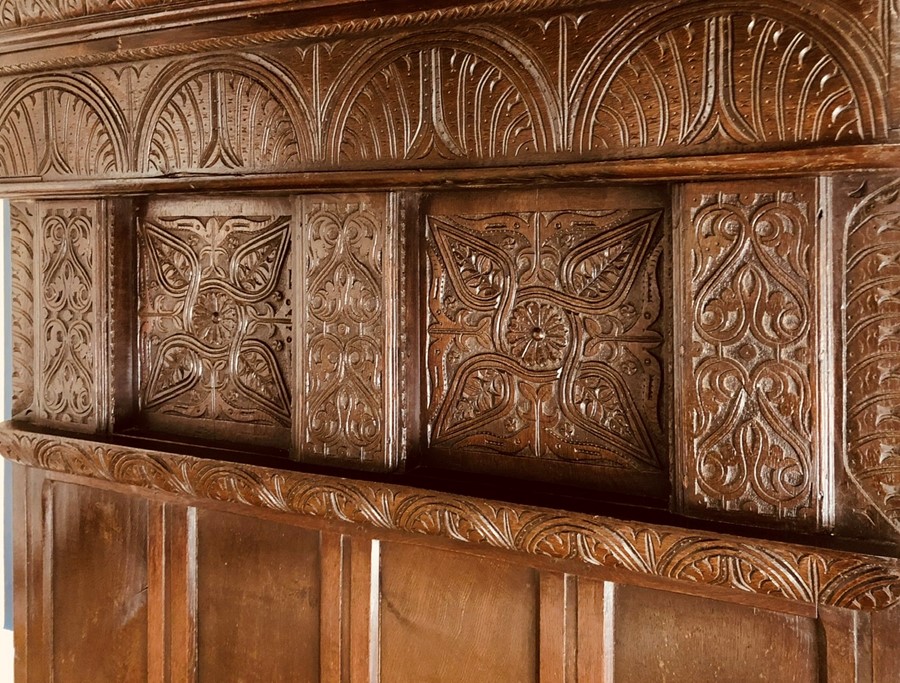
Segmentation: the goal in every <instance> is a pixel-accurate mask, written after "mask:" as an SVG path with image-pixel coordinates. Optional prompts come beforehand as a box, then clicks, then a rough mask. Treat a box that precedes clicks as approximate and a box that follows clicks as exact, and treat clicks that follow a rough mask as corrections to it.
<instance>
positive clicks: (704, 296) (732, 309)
mask: <svg viewBox="0 0 900 683" xmlns="http://www.w3.org/2000/svg"><path fill="white" fill-rule="evenodd" d="M758 187H759V186H758V185H754V184H753V183H747V184H745V185H740V184H738V185H736V186H735V187H734V191H733V192H714V191H713V187H712V186H709V185H706V186H701V187H696V188H695V187H690V188H689V189H688V190H687V192H686V198H685V214H684V215H685V220H686V222H687V225H686V226H685V228H686V231H685V234H686V235H687V239H686V241H685V243H684V245H683V248H682V257H681V258H682V259H683V260H684V271H685V278H690V280H689V281H688V282H686V290H685V291H686V295H687V296H686V297H685V299H684V307H685V313H686V316H685V318H686V322H685V325H686V327H685V340H686V343H687V344H690V347H689V348H690V351H689V353H688V354H687V357H686V358H685V360H684V364H685V368H684V372H685V377H684V382H685V386H686V387H688V389H687V391H688V392H689V398H688V399H687V401H688V404H687V405H688V406H689V412H687V411H686V415H685V417H684V418H683V420H684V421H685V424H686V425H687V426H686V434H685V436H686V439H685V442H684V444H685V447H686V448H687V450H686V451H685V452H684V454H683V457H684V458H685V462H684V463H683V464H682V467H683V473H684V477H685V486H686V489H685V496H686V502H687V504H688V506H689V507H691V508H693V509H695V510H702V509H703V508H712V509H719V510H725V511H729V512H731V513H741V512H743V513H754V514H759V515H763V516H773V517H776V518H779V519H785V518H801V519H807V520H808V522H810V523H813V524H815V523H816V522H817V521H819V515H820V511H819V487H820V481H819V480H820V468H821V467H822V466H823V464H822V462H821V460H820V459H821V458H822V457H824V456H823V455H822V454H821V452H820V447H819V446H818V440H817V436H816V434H817V432H816V414H815V410H816V406H817V405H818V400H819V398H820V397H819V395H818V388H817V387H818V381H817V367H818V362H819V361H818V360H817V357H818V352H817V342H816V335H817V329H818V328H817V325H818V323H817V321H818V314H817V307H816V301H817V299H816V297H817V285H816V283H817V270H816V266H817V262H818V257H817V248H818V239H817V237H816V228H815V222H814V220H815V219H814V218H813V216H814V215H815V211H814V201H815V195H814V193H813V191H812V190H811V189H810V188H811V185H809V184H805V185H804V184H795V185H793V186H790V185H789V186H788V187H786V188H785V189H784V190H777V191H773V192H764V191H758ZM741 190H745V191H744V192H741Z"/></svg>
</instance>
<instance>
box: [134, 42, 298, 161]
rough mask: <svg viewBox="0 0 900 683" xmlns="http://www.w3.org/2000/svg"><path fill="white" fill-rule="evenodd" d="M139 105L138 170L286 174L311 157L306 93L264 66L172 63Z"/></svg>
mask: <svg viewBox="0 0 900 683" xmlns="http://www.w3.org/2000/svg"><path fill="white" fill-rule="evenodd" d="M145 103H146V105H145V109H144V111H143V112H142V113H141V114H140V115H139V121H140V124H139V126H138V130H140V131H142V134H141V137H140V140H139V141H138V146H137V150H138V156H137V158H138V159H140V164H141V167H140V169H139V170H140V171H144V172H150V173H163V174H166V173H171V172H175V171H180V170H194V169H204V170H209V171H216V170H220V171H221V170H228V169H238V168H253V169H259V170H289V169H295V168H299V167H300V166H301V162H302V161H306V162H308V161H309V160H310V159H311V158H312V149H311V142H310V141H309V140H308V134H307V133H306V131H305V125H306V124H307V122H308V121H310V120H312V116H311V114H310V113H309V112H308V111H305V109H306V103H305V97H304V94H303V92H302V91H301V90H300V88H299V87H296V86H295V85H294V84H293V82H292V78H291V77H290V76H289V75H288V74H287V73H286V72H285V71H284V70H283V68H282V67H281V66H279V65H278V64H276V63H275V62H272V61H270V60H265V59H262V58H259V57H256V56H253V55H243V56H235V57H232V58H230V59H221V58H216V57H207V58H202V59H199V60H191V61H189V62H176V63H174V64H172V65H170V66H168V67H167V68H166V69H164V70H163V71H162V72H161V73H160V75H159V76H158V78H157V79H156V81H155V82H154V83H153V84H152V85H151V86H150V87H149V89H148V92H147V97H146V100H145Z"/></svg>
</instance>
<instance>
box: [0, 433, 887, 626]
mask: <svg viewBox="0 0 900 683" xmlns="http://www.w3.org/2000/svg"><path fill="white" fill-rule="evenodd" d="M0 450H2V452H3V454H4V455H5V456H6V457H7V458H10V459H12V460H13V461H15V462H18V463H21V464H24V465H30V466H33V467H40V468H43V469H46V470H50V471H51V472H60V473H65V474H72V475H78V476H87V477H93V478H95V479H99V480H104V481H112V482H117V483H120V484H125V485H128V486H140V487H143V488H145V489H147V490H149V491H162V492H166V493H171V494H176V495H178V496H179V497H180V498H182V499H184V500H192V499H193V500H215V501H220V502H228V503H233V504H236V505H250V506H254V507H257V508H264V509H268V510H277V511H280V512H286V513H290V514H296V515H304V516H309V517H314V518H319V519H326V520H330V521H336V522H345V523H349V524H352V525H354V526H359V525H363V526H365V527H367V528H369V529H372V530H374V531H376V532H378V531H384V530H392V531H401V532H404V533H407V534H415V535H425V536H432V537H438V538H445V539H450V540H454V541H457V542H461V543H468V544H472V545H473V546H488V547H493V548H500V549H503V550H513V551H516V552H520V553H526V554H529V555H535V556H539V557H550V558H555V559H568V560H575V561H578V562H583V563H584V564H586V565H588V566H590V567H594V568H598V569H614V570H617V571H618V572H628V573H631V574H634V575H635V577H636V578H637V577H647V576H649V577H657V578H665V579H672V580H675V581H682V582H685V583H686V584H694V585H698V584H699V585H705V586H720V587H726V588H730V589H732V590H735V591H741V592H743V593H750V594H755V595H767V596H774V597H779V598H784V599H787V600H791V601H795V602H799V603H805V604H813V605H815V604H818V605H828V606H834V607H843V608H848V609H857V610H880V609H886V608H889V607H891V606H893V605H896V604H897V603H898V602H900V566H898V561H897V560H896V559H887V558H880V557H872V556H865V555H856V554H852V553H845V552H838V551H834V550H827V549H820V548H812V547H805V546H797V545H788V544H784V543H775V542H771V541H750V540H748V539H746V538H735V537H730V536H725V535H721V534H713V533H698V532H696V531H693V530H689V529H677V528H673V527H665V526H657V525H649V524H636V523H633V522H622V521H618V520H614V519H609V518H604V517H598V516H596V515H584V514H579V513H571V512H560V511H559V510H549V509H544V508H537V507H529V506H524V505H511V504H507V503H500V502H495V501H485V500H479V499H473V498H467V497H464V496H458V495H451V494H446V493H435V492H431V491H425V490H420V489H414V488H409V487H403V486H397V485H392V484H377V483H371V482H366V481H357V480H353V479H346V478H337V477H327V476H322V475H314V474H302V473H299V472H288V471H283V470H275V469H267V468H262V467H249V466H241V465H235V464H232V463H224V462H219V461H215V460H208V459H200V458H194V457H190V456H185V455H175V454H169V453H161V452H154V451H144V450H138V449H135V448H128V447H124V446H115V445H108V444H97V443H92V442H88V441H80V440H78V439H72V438H63V437H56V436H44V435H40V434H33V433H28V432H23V431H18V430H13V429H9V428H6V429H2V430H0ZM621 576H622V574H621V573H620V574H618V577H621ZM617 580H619V578H617Z"/></svg>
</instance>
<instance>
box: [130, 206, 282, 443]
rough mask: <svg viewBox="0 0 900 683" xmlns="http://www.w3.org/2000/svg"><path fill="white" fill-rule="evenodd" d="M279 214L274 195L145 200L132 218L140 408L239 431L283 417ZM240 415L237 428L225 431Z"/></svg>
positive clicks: (167, 420) (265, 427)
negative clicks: (136, 258)
mask: <svg viewBox="0 0 900 683" xmlns="http://www.w3.org/2000/svg"><path fill="white" fill-rule="evenodd" d="M291 225H292V221H291V211H290V205H289V203H287V202H283V201H278V200H211V201H206V202H195V201H187V200H178V201H174V200H154V201H153V202H151V203H150V204H149V205H148V207H147V210H146V212H145V213H144V215H143V216H142V217H141V218H140V219H139V221H138V234H139V236H140V241H139V270H140V284H139V289H140V292H139V339H138V344H139V347H140V410H141V412H142V414H143V416H144V417H145V418H146V419H148V420H149V422H150V423H151V424H159V425H170V424H171V425H173V426H177V425H181V428H182V429H190V430H192V431H194V430H199V431H201V432H205V433H208V434H212V435H215V434H219V433H222V432H221V429H222V425H231V427H232V430H231V432H229V433H232V434H235V435H238V434H242V435H243V437H242V438H245V439H246V438H253V437H255V436H259V435H265V436H267V437H268V438H269V439H270V440H272V439H278V438H279V437H284V436H285V435H286V434H288V433H289V431H288V429H289V427H290V424H291V389H290V386H291V377H292V375H291V357H292V352H291V346H292V341H293V337H292V335H293V319H292V316H293V312H292V299H291V297H292V282H291V273H292V266H291V258H290V252H291V230H292V229H291ZM237 424H241V425H243V426H244V427H243V428H242V429H241V430H236V429H234V427H235V425H237Z"/></svg>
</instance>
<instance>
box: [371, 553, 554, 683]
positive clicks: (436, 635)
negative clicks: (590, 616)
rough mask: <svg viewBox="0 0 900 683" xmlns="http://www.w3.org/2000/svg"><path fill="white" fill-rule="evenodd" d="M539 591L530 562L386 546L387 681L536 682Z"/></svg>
mask: <svg viewBox="0 0 900 683" xmlns="http://www.w3.org/2000/svg"><path fill="white" fill-rule="evenodd" d="M538 591H539V585H538V575H537V572H536V571H535V570H534V569H531V568H530V567H527V566H522V565H515V564H508V563H506V562H502V561H497V560H493V559H488V558H482V557H476V556H473V555H468V554H463V553H456V552H452V551H444V550H429V551H426V552H423V549H422V548H420V547H417V546H415V545H406V544H402V543H388V544H383V547H382V554H381V598H380V605H379V611H380V616H381V634H380V640H381V653H380V654H381V679H382V681H384V682H385V683H387V682H388V681H390V682H391V683H407V682H408V683H439V682H440V683H443V682H445V681H492V682H494V683H502V682H503V681H509V683H526V682H527V681H535V680H537V667H538V662H537V642H536V640H537V633H538V620H539V614H538Z"/></svg>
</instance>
